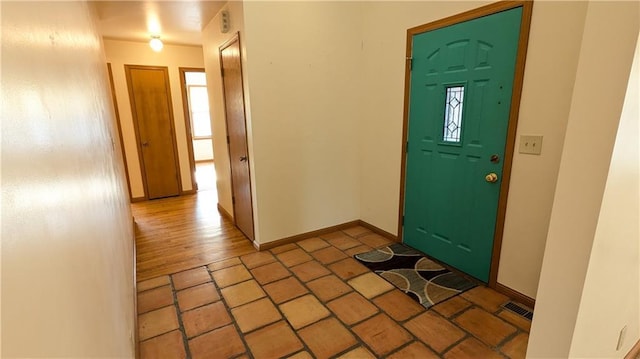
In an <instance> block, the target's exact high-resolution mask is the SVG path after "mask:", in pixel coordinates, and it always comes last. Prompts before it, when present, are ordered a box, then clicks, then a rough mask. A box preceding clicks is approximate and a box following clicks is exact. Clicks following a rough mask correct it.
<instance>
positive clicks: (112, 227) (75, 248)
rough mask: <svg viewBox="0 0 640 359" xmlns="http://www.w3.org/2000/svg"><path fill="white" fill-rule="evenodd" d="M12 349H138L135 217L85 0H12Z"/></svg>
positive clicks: (6, 301)
mask: <svg viewBox="0 0 640 359" xmlns="http://www.w3.org/2000/svg"><path fill="white" fill-rule="evenodd" d="M0 6H1V12H2V40H1V43H2V59H1V61H2V63H1V67H2V86H1V88H2V90H1V91H2V277H1V278H2V279H1V283H2V356H3V357H7V358H16V357H47V358H51V357H67V358H70V357H75V358H87V357H120V358H124V357H133V356H134V344H133V341H132V337H131V335H132V333H133V331H134V293H135V292H134V273H135V272H134V271H135V268H134V267H133V240H134V233H133V227H132V218H131V213H130V210H129V205H128V203H129V199H128V197H129V196H128V195H127V188H126V186H127V185H126V181H125V179H124V169H123V163H122V160H121V153H120V146H119V144H118V143H117V141H118V140H117V139H118V135H117V132H116V130H115V122H114V121H115V120H114V118H115V117H114V115H113V110H112V104H111V101H110V100H109V98H110V92H109V87H108V86H109V85H108V80H107V75H106V66H105V58H104V54H103V50H102V47H101V43H100V38H99V36H98V35H97V33H96V31H95V27H94V24H93V20H92V18H91V15H90V12H89V10H88V6H87V4H86V3H84V2H43V3H36V2H2V3H1V4H0Z"/></svg>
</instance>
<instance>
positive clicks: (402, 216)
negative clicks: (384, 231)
mask: <svg viewBox="0 0 640 359" xmlns="http://www.w3.org/2000/svg"><path fill="white" fill-rule="evenodd" d="M402 225H403V226H404V214H403V215H402Z"/></svg>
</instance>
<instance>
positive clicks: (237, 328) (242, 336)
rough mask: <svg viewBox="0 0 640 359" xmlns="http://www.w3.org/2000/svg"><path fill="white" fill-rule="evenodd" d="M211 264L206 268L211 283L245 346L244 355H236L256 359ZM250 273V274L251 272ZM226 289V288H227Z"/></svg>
mask: <svg viewBox="0 0 640 359" xmlns="http://www.w3.org/2000/svg"><path fill="white" fill-rule="evenodd" d="M238 259H240V257H238ZM214 263H215V262H214ZM240 263H242V261H240ZM210 264H211V263H210ZM210 264H208V265H206V266H204V267H205V269H206V270H207V273H209V277H211V282H212V283H213V285H214V287H215V288H216V292H217V293H218V296H219V297H220V301H221V302H222V305H223V306H224V308H225V310H226V311H227V314H228V315H229V319H230V320H231V325H233V327H234V329H235V331H236V333H237V334H238V336H239V337H240V340H241V341H242V345H243V346H244V353H241V354H238V355H236V357H240V356H242V355H244V354H246V355H247V356H248V357H249V358H251V359H253V358H254V356H253V353H251V349H250V348H249V345H248V344H247V341H246V340H245V337H244V334H243V333H242V331H241V330H240V326H239V325H238V323H237V321H236V320H235V317H234V316H233V314H232V313H231V307H230V306H229V304H228V303H227V301H226V298H225V297H224V296H223V295H222V289H223V288H221V287H220V286H219V285H218V283H216V280H215V278H213V271H211V270H210V268H209V265H210ZM242 266H243V267H244V269H245V270H247V271H248V269H247V267H246V266H245V265H244V263H242ZM231 267H233V266H230V267H226V268H231ZM222 269H225V268H222ZM249 273H250V272H249ZM252 278H253V276H252ZM249 280H251V279H248V280H246V281H244V282H247V281H249ZM244 282H241V283H244ZM236 284H239V283H236ZM236 284H232V285H229V286H227V287H231V286H233V285H236ZM225 288H226V287H225ZM227 325H229V324H227ZM227 325H225V326H222V327H221V328H224V327H226V326H227ZM216 329H220V328H216ZM216 329H213V330H216ZM213 330H211V331H213ZM211 331H208V332H207V333H209V332H211ZM203 334H205V333H200V335H203ZM192 339H193V338H192Z"/></svg>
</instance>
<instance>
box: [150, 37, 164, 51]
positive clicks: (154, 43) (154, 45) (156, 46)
mask: <svg viewBox="0 0 640 359" xmlns="http://www.w3.org/2000/svg"><path fill="white" fill-rule="evenodd" d="M149 46H151V49H152V50H153V51H155V52H160V50H162V47H163V46H164V44H163V43H162V40H160V36H159V35H153V36H151V41H149Z"/></svg>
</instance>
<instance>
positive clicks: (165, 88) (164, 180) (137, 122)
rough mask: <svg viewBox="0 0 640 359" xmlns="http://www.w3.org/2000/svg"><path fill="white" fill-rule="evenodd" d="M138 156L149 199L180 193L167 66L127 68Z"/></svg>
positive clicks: (128, 66) (146, 194) (126, 66)
mask: <svg viewBox="0 0 640 359" xmlns="http://www.w3.org/2000/svg"><path fill="white" fill-rule="evenodd" d="M125 71H126V75H127V85H128V87H129V99H130V101H131V112H132V115H133V123H134V127H135V132H136V140H137V142H138V154H139V158H140V166H141V169H142V179H143V183H144V186H145V196H146V197H147V198H148V199H155V198H162V197H170V196H177V195H179V194H180V188H181V187H182V186H181V184H180V177H179V175H180V174H179V171H178V156H177V150H176V141H175V136H174V134H175V130H174V126H173V111H172V107H171V95H170V89H169V72H168V70H167V68H166V67H149V66H132V65H125Z"/></svg>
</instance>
